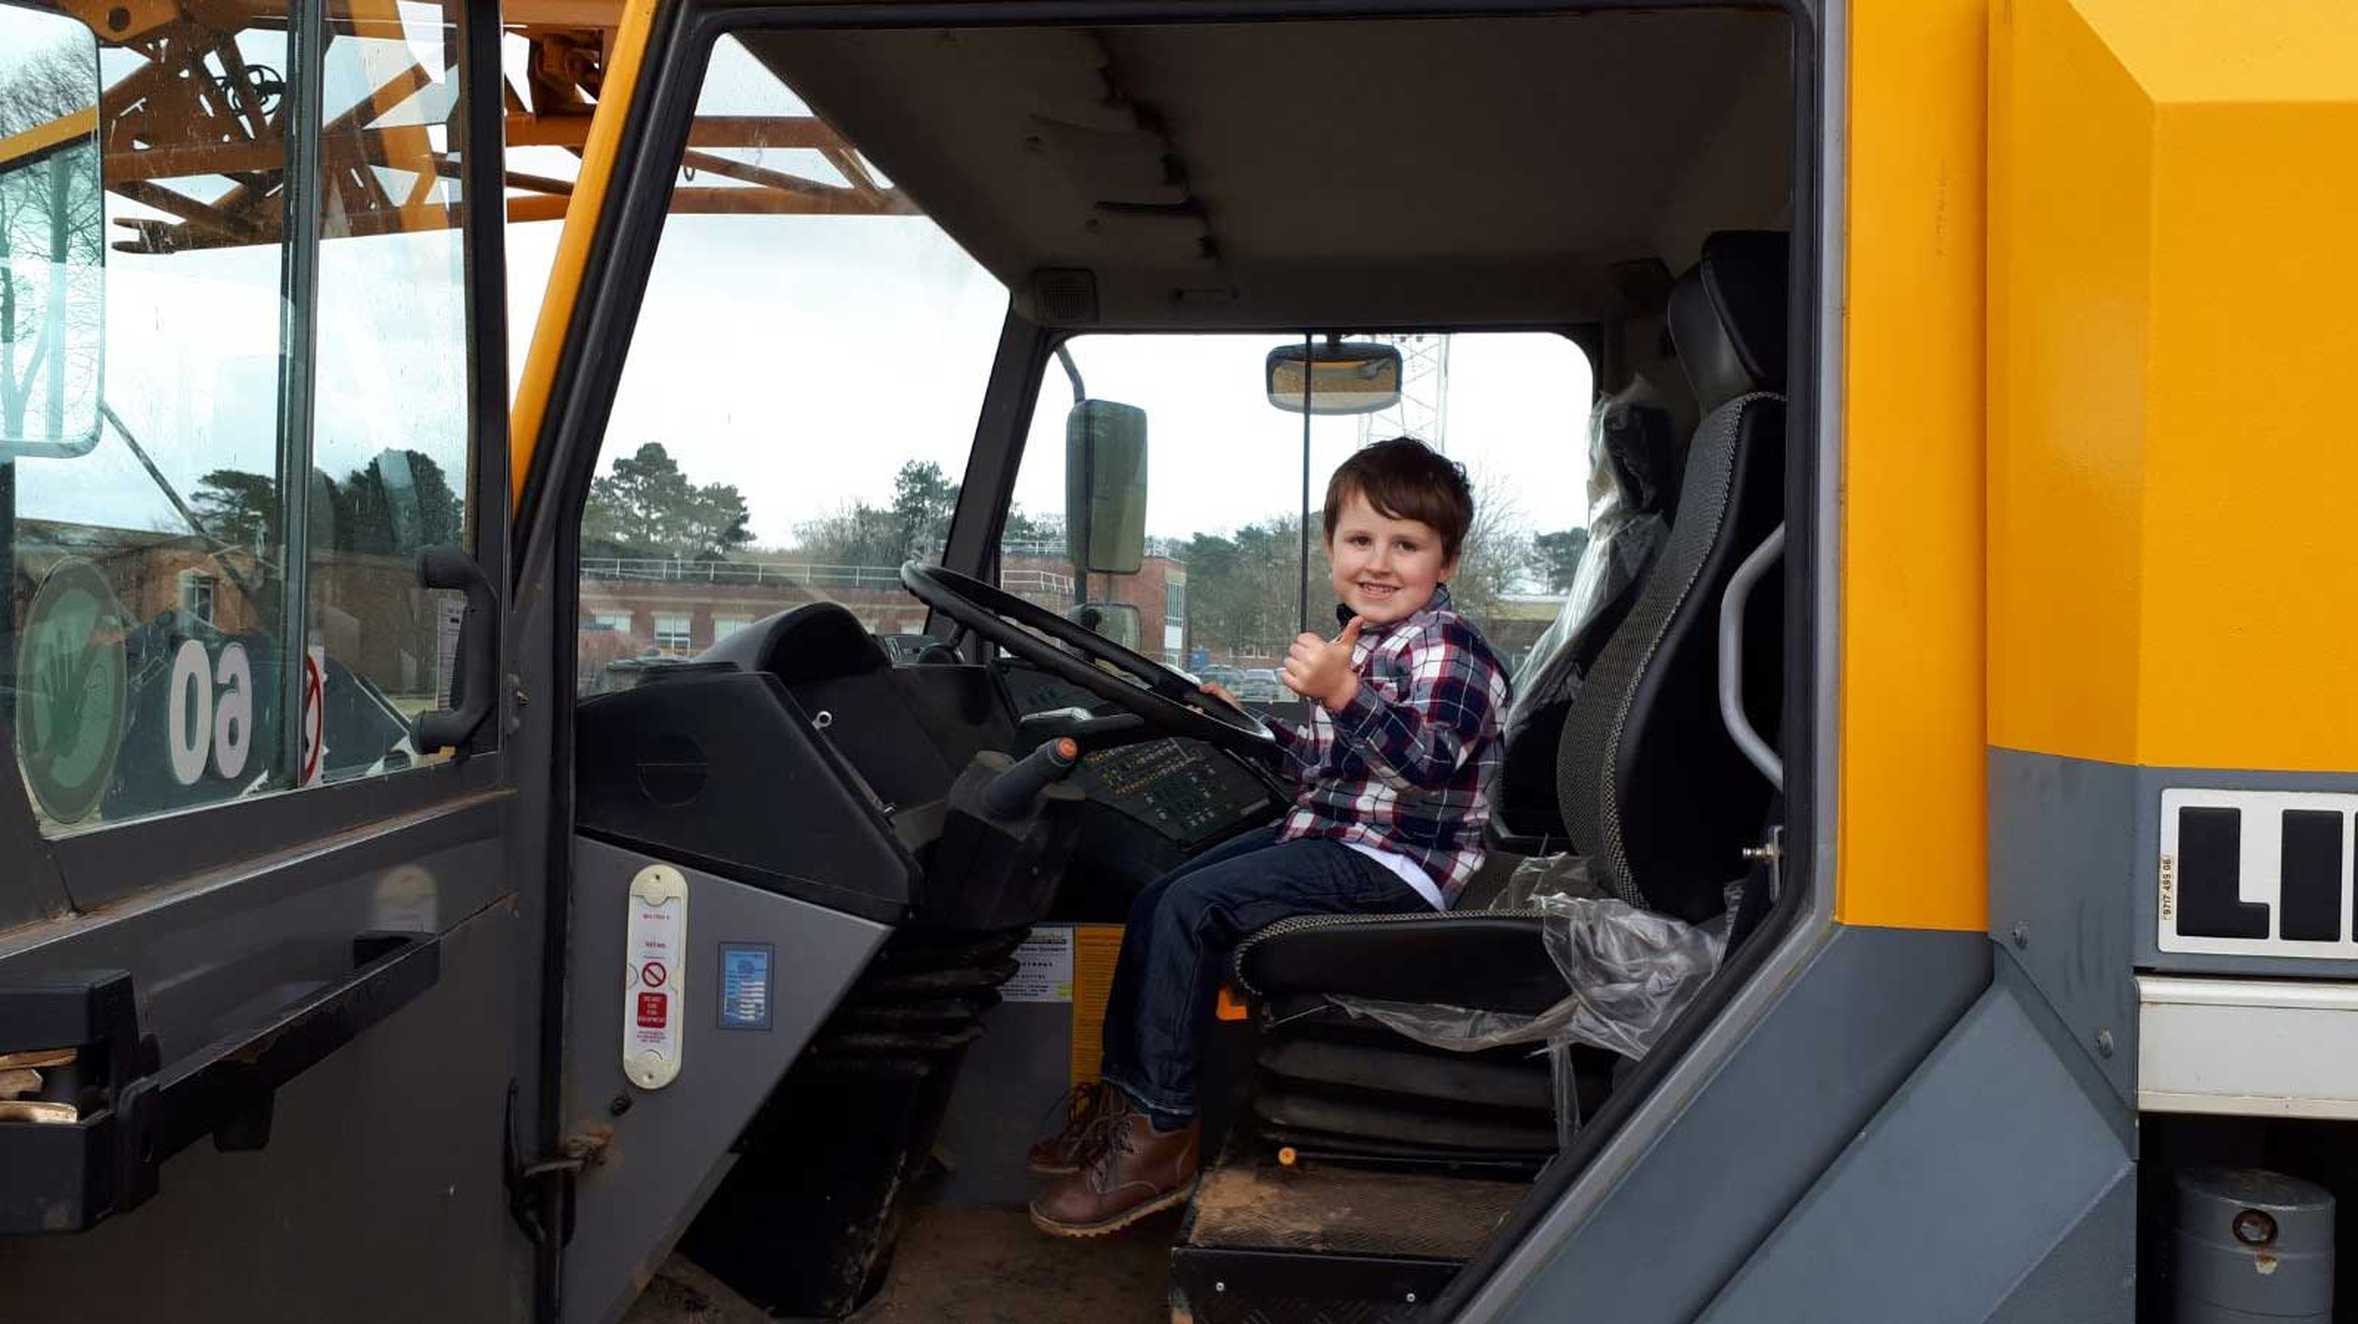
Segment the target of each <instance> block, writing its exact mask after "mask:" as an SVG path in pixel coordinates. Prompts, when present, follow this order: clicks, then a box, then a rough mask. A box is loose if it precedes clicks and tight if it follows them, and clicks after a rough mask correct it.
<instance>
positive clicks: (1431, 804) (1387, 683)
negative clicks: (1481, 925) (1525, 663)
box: [1269, 587, 1511, 905]
mask: <svg viewBox="0 0 2358 1324" xmlns="http://www.w3.org/2000/svg"><path fill="white" fill-rule="evenodd" d="M1335 614H1336V616H1337V617H1338V618H1339V619H1340V620H1341V621H1342V622H1343V623H1344V624H1349V623H1350V616H1351V613H1350V611H1349V610H1348V609H1347V608H1338V609H1337V610H1336V613H1335ZM1351 666H1352V669H1353V670H1355V671H1357V672H1358V673H1359V693H1358V694H1357V695H1355V696H1354V697H1353V698H1352V700H1351V702H1349V703H1347V704H1345V705H1344V706H1343V709H1342V711H1341V712H1335V713H1330V712H1328V711H1327V710H1326V709H1325V708H1324V707H1323V706H1319V705H1313V706H1312V708H1311V717H1310V725H1309V728H1308V729H1307V730H1305V729H1303V728H1301V727H1297V726H1294V725H1291V724H1289V723H1285V722H1279V721H1274V720H1273V721H1271V722H1270V723H1269V727H1270V729H1271V730H1272V731H1274V732H1276V733H1277V740H1278V744H1280V745H1281V746H1283V747H1284V749H1285V751H1286V754H1287V756H1288V759H1289V762H1290V765H1291V768H1292V771H1293V774H1294V777H1295V780H1297V781H1299V782H1300V783H1301V784H1302V789H1301V790H1300V791H1299V792H1298V793H1297V794H1296V795H1295V797H1294V809H1293V812H1292V813H1290V814H1288V815H1287V816H1286V820H1285V828H1284V831H1283V832H1282V833H1281V835H1280V839H1281V840H1285V841H1295V840H1299V839H1301V838H1304V837H1331V838H1333V839H1334V840H1337V841H1342V842H1354V841H1356V842H1360V843H1363V844H1365V845H1369V846H1374V847H1377V848H1379V849H1382V850H1388V851H1393V852H1396V853H1398V854H1400V855H1402V856H1405V857H1406V858H1407V859H1408V860H1409V861H1411V862H1412V863H1414V864H1415V865H1416V866H1417V867H1418V868H1420V869H1423V870H1424V871H1425V873H1426V875H1427V876H1429V877H1430V878H1432V880H1433V882H1434V883H1435V884H1436V885H1437V886H1438V887H1439V888H1440V889H1441V895H1442V897H1443V899H1444V900H1446V901H1448V902H1449V903H1450V904H1452V905H1454V904H1456V902H1457V897H1458V893H1460V892H1462V891H1464V890H1465V886H1466V883H1467V882H1468V881H1469V880H1470V879H1472V878H1473V876H1474V871H1475V870H1477V869H1480V868H1481V867H1482V856H1483V847H1482V827H1483V825H1484V824H1485V823H1487V822H1489V821H1490V793H1489V788H1490V780H1491V775H1492V774H1493V773H1494V772H1495V771H1496V770H1497V768H1498V764H1499V761H1500V758H1501V753H1500V739H1499V731H1500V724H1501V722H1502V721H1503V720H1504V718H1505V716H1506V710H1507V702H1508V699H1509V698H1510V697H1511V690H1510V687H1509V683H1508V680H1507V671H1506V667H1505V666H1503V665H1502V664H1501V663H1500V662H1499V660H1498V657H1497V655H1496V654H1494V653H1492V652H1491V651H1490V645H1489V643H1488V642H1487V641H1485V640H1484V639H1483V638H1482V635H1481V632H1480V631H1478V630H1476V629H1475V628H1474V626H1473V623H1472V622H1470V621H1468V620H1466V618H1465V617H1463V616H1460V615H1458V614H1457V611H1456V609H1455V608H1453V607H1451V606H1450V602H1449V590H1448V589H1447V588H1446V587H1442V588H1437V589H1435V590H1434V592H1433V598H1432V601H1430V602H1428V603H1426V604H1425V605H1424V606H1423V607H1422V608H1419V609H1418V610H1417V611H1416V612H1414V613H1412V614H1410V615H1409V616H1407V617H1406V618H1404V619H1402V620H1398V621H1394V622H1393V623H1392V624H1390V625H1387V626H1373V625H1370V626H1366V627H1363V628H1362V629H1361V631H1360V635H1359V644H1358V646H1357V647H1356V648H1355V649H1353V650H1352V654H1351Z"/></svg>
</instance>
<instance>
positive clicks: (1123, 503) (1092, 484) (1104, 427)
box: [1064, 400, 1146, 575]
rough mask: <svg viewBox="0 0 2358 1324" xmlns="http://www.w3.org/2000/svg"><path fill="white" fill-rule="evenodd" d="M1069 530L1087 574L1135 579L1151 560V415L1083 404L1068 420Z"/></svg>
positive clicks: (1110, 404) (1074, 552)
mask: <svg viewBox="0 0 2358 1324" xmlns="http://www.w3.org/2000/svg"><path fill="white" fill-rule="evenodd" d="M1064 527H1065V536H1066V538H1067V539H1068V540H1069V541H1070V543H1071V548H1072V559H1073V564H1074V565H1075V566H1077V567H1079V568H1080V569H1081V570H1082V572H1084V573H1087V574H1101V575H1134V574H1137V573H1138V567H1139V565H1140V564H1141V563H1142V562H1143V561H1144V560H1145V557H1146V411H1145V410H1143V409H1140V408H1138V407H1137V406H1135V405H1122V404H1115V403H1114V402H1113V401H1111V400H1083V401H1081V402H1080V403H1079V404H1076V405H1074V406H1073V407H1072V412H1071V413H1068V414H1066V415H1065V416H1064Z"/></svg>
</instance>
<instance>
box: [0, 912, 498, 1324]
mask: <svg viewBox="0 0 2358 1324" xmlns="http://www.w3.org/2000/svg"><path fill="white" fill-rule="evenodd" d="M327 890H331V891H332V890H333V888H332V887H331V888H329V889H327ZM265 915H267V912H265ZM523 929H524V925H523V923H522V921H521V920H520V919H519V917H518V915H517V913H516V910H515V908H514V907H513V906H512V905H509V904H507V903H505V902H503V903H501V904H499V905H496V906H494V907H492V908H490V909H488V910H485V911H483V912H481V913H479V914H477V915H475V916H473V917H472V918H468V919H466V920H464V922H462V923H459V924H457V925H456V926H455V927H453V928H451V929H449V930H448V932H447V933H446V934H445V936H444V938H443V941H442V952H441V978H440V979H439V981H438V982H437V983H436V984H435V985H434V987H433V988H431V989H429V990H427V991H426V992H425V993H424V994H423V995H421V996H420V997H419V998H418V999H417V1000H416V1001H415V1002H413V1003H411V1004H410V1005H408V1006H406V1007H404V1008H402V1009H401V1010H399V1011H398V1012H396V1013H394V1014H393V1015H392V1016H391V1017H390V1018H388V1019H387V1020H385V1021H384V1022H383V1023H381V1024H379V1025H376V1026H374V1027H372V1028H371V1029H369V1030H368V1031H366V1032H365V1033H364V1034H363V1035H362V1036H361V1037H359V1038H357V1039H355V1040H354V1041H353V1042H351V1043H349V1044H347V1045H345V1046H344V1047H342V1048H341V1049H339V1050H337V1051H336V1052H335V1053H334V1054H333V1055H332V1056H330V1057H329V1058H327V1059H326V1060H325V1061H323V1062H321V1063H320V1064H319V1065H318V1066H316V1067H314V1068H312V1069H311V1070H310V1071H308V1072H306V1073H304V1074H303V1075H301V1076H298V1077H297V1078H295V1080H293V1081H292V1082H290V1083H289V1084H288V1085H287V1086H286V1087H285V1088H283V1089H281V1090H280V1091H279V1094H278V1099H277V1104H276V1109H275V1113H274V1120H273V1123H272V1127H271V1136H270V1144H269V1146H268V1147H267V1148H265V1149H262V1150H260V1151H258V1152H252V1153H235V1154H224V1153H219V1152H217V1151H215V1150H214V1148H213V1147H212V1146H211V1145H210V1144H208V1143H204V1142H199V1143H198V1144H196V1145H195V1146H192V1147H191V1148H189V1149H188V1150H186V1151H184V1152H182V1153H181V1154H180V1155H179V1156H177V1157H175V1158H173V1159H171V1160H169V1161H167V1162H166V1163H165V1164H164V1166H163V1172H162V1189H161V1190H160V1192H159V1193H158V1194H157V1195H156V1197H155V1198H154V1199H152V1200H150V1201H148V1202H147V1203H146V1204H145V1205H142V1206H141V1207H139V1208H137V1209H134V1210H132V1211H131V1212H129V1213H128V1214H124V1215H121V1216H119V1217H116V1218H111V1219H108V1220H107V1221H105V1222H103V1223H100V1224H99V1225H98V1226H97V1227H96V1228H94V1229H92V1230H91V1231H89V1232H86V1233H83V1234H80V1235H78V1236H68V1237H44V1238H35V1239H26V1240H11V1241H0V1282H5V1283H6V1284H8V1286H7V1289H6V1290H7V1296H8V1299H9V1300H10V1301H11V1302H12V1303H16V1304H18V1305H19V1306H22V1307H24V1313H23V1314H22V1315H21V1316H19V1315H17V1314H16V1313H15V1312H13V1311H11V1312H5V1313H8V1315H9V1317H10V1318H19V1317H21V1318H25V1319H34V1318H46V1319H61V1320H62V1319H79V1320H139V1319H159V1320H161V1319H170V1320H175V1321H180V1320H186V1321H191V1322H192V1324H194V1322H195V1321H212V1320H219V1321H238V1322H239V1324H245V1322H246V1321H253V1322H255V1324H272V1322H275V1321H286V1324H311V1322H312V1321H320V1320H338V1321H344V1320H420V1319H447V1320H482V1319H498V1318H522V1317H523V1316H524V1303H525V1301H526V1298H527V1294H528V1290H529V1286H530V1282H529V1278H528V1276H527V1273H526V1270H527V1267H528V1266H527V1264H526V1262H525V1261H524V1259H523V1258H522V1257H521V1255H520V1254H519V1247H520V1243H521V1241H522V1239H521V1238H520V1237H518V1236H517V1234H516V1231H515V1229H514V1228H513V1227H512V1226H511V1225H510V1224H509V1222H508V1215H507V1194H506V1192H505V1190H504V1189H503V1186H502V1182H501V1162H500V1113H501V1109H502V1107H503V1106H504V1104H505V1098H506V1094H507V1089H508V1082H509V1080H510V1078H511V1072H512V1066H513V1064H512V1061H511V1055H512V1047H513V1034H514V1021H515V1019H516V1018H517V1016H518V1013H519V1008H518V1006H517V1003H516V1000H515V992H514V988H515V985H514V981H513V978H512V975H513V967H514V964H515V961H516V953H517V952H518V951H519V950H521V949H523V948H525V947H527V946H528V941H527V940H528V938H529V935H528V934H526V933H524V932H522V930H523ZM28 1303H48V1304H43V1305H40V1306H39V1307H37V1308H36V1307H34V1306H32V1305H30V1304H28Z"/></svg>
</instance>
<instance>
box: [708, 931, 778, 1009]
mask: <svg viewBox="0 0 2358 1324" xmlns="http://www.w3.org/2000/svg"><path fill="white" fill-rule="evenodd" d="M720 980H721V985H720V1027H721V1028H722V1029H724V1030H766V1029H768V1028H770V945H769V944H768V943H766V942H724V943H722V944H721V949H720Z"/></svg>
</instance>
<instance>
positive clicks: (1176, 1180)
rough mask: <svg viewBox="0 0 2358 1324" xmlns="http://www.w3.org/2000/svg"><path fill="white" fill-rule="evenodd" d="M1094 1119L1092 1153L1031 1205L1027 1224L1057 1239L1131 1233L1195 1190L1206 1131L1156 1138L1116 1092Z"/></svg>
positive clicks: (1188, 1129) (1190, 1129) (1191, 1125)
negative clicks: (1130, 1228) (1137, 1224)
mask: <svg viewBox="0 0 2358 1324" xmlns="http://www.w3.org/2000/svg"><path fill="white" fill-rule="evenodd" d="M1107 1094H1108V1101H1109V1102H1112V1103H1113V1104H1114V1109H1109V1110H1107V1111H1105V1112H1102V1113H1100V1114H1099V1117H1098V1122H1097V1126H1096V1128H1095V1129H1096V1130H1097V1131H1098V1132H1099V1133H1100V1134H1099V1135H1098V1137H1096V1139H1097V1144H1096V1147H1095V1151H1094V1152H1093V1153H1091V1154H1089V1155H1088V1157H1086V1158H1084V1159H1083V1160H1082V1167H1081V1169H1080V1171H1078V1172H1074V1173H1072V1174H1070V1175H1067V1176H1063V1177H1059V1178H1057V1179H1056V1180H1055V1181H1053V1182H1050V1183H1049V1184H1048V1189H1047V1190H1045V1191H1042V1192H1041V1193H1040V1198H1039V1199H1037V1200H1034V1201H1032V1222H1033V1224H1034V1225H1035V1226H1037V1227H1038V1228H1039V1229H1040V1230H1041V1231H1042V1232H1047V1233H1051V1234H1053V1235H1055V1236H1059V1237H1094V1236H1099V1235H1102V1234H1104V1233H1107V1232H1112V1231H1115V1230H1116V1229H1119V1228H1125V1227H1128V1226H1129V1225H1130V1224H1132V1223H1135V1222H1137V1221H1138V1220H1139V1219H1141V1218H1144V1217H1146V1216H1147V1215H1148V1214H1151V1213H1154V1212H1156V1211H1157V1210H1162V1209H1168V1208H1170V1207H1171V1206H1173V1205H1175V1204H1179V1203H1181V1202H1182V1201H1184V1200H1186V1199H1187V1196H1188V1193H1189V1192H1190V1191H1192V1190H1194V1189H1195V1170H1196V1149H1197V1147H1198V1144H1199V1142H1200V1140H1201V1137H1202V1134H1203V1129H1202V1127H1201V1126H1200V1125H1199V1124H1198V1123H1197V1122H1196V1121H1195V1120H1194V1119H1192V1118H1191V1119H1189V1120H1188V1123H1187V1125H1185V1126H1183V1127H1180V1128H1179V1129H1178V1130H1176V1131H1157V1130H1155V1129H1154V1122H1153V1121H1152V1119H1150V1118H1148V1117H1147V1115H1146V1114H1145V1113H1144V1112H1142V1111H1140V1110H1139V1109H1137V1108H1135V1107H1133V1106H1131V1105H1130V1102H1129V1099H1128V1097H1127V1096H1125V1095H1124V1094H1123V1093H1122V1092H1121V1091H1120V1090H1111V1091H1108V1092H1107Z"/></svg>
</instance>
